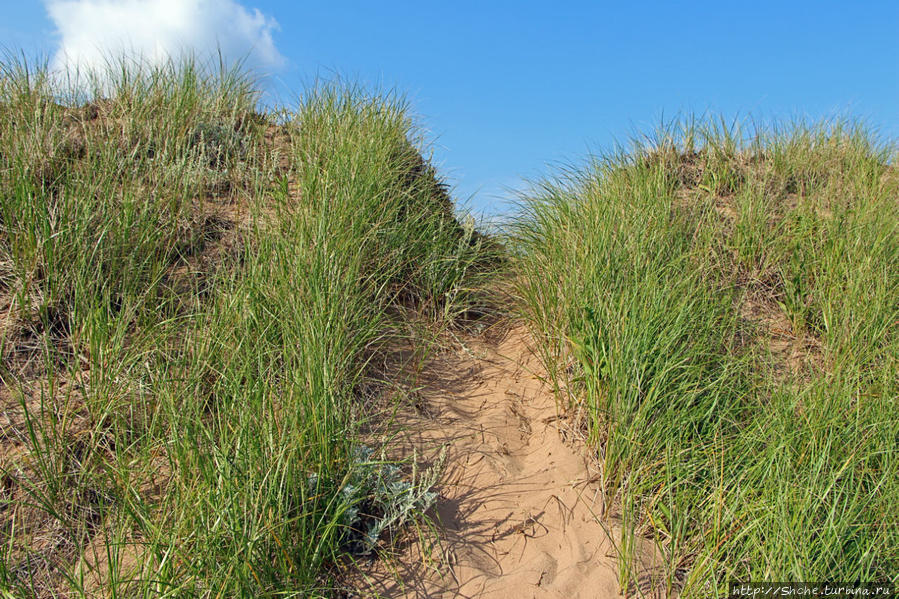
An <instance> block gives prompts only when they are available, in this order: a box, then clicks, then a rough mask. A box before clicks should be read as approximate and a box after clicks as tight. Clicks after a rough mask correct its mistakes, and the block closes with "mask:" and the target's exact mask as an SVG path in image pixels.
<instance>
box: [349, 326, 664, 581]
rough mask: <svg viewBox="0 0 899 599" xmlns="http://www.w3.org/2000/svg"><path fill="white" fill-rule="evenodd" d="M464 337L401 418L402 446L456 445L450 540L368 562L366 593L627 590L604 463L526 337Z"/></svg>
mask: <svg viewBox="0 0 899 599" xmlns="http://www.w3.org/2000/svg"><path fill="white" fill-rule="evenodd" d="M465 343H466V344H468V347H464V348H460V349H458V350H457V351H454V352H452V353H448V354H444V355H441V356H438V357H437V358H435V359H433V360H431V361H429V362H428V363H427V364H426V365H425V367H424V369H423V372H422V374H421V376H420V378H419V385H421V389H420V391H419V392H418V394H417V397H418V401H416V406H417V407H415V408H413V407H411V406H410V407H409V408H408V409H407V410H404V411H403V412H402V413H401V414H400V415H399V417H398V420H399V424H400V426H399V429H400V431H401V432H400V443H399V446H400V447H399V451H400V452H401V453H405V454H406V455H410V454H412V452H413V451H414V452H415V454H416V455H418V456H428V455H430V456H433V455H435V453H436V452H438V451H439V450H440V448H442V447H445V448H446V451H447V462H446V466H445V468H444V471H443V476H442V478H441V480H440V482H439V483H438V486H437V490H438V491H439V493H440V497H439V499H438V501H437V505H436V509H435V513H434V520H435V524H436V528H437V530H438V531H439V535H438V536H439V539H440V540H439V542H438V543H436V544H435V543H434V541H433V535H431V534H429V533H428V531H427V530H425V531H424V532H423V534H421V535H420V536H419V537H416V538H413V539H412V540H409V541H407V542H406V543H405V545H404V546H401V547H400V548H399V549H398V553H397V554H396V555H394V556H392V557H388V558H384V557H381V558H380V559H378V560H375V561H373V562H371V563H366V564H360V566H359V568H358V572H356V573H355V574H354V575H353V578H354V580H353V583H352V586H354V587H355V588H356V589H358V591H357V593H358V596H364V597H377V596H380V597H404V598H411V597H416V598H421V597H436V598H444V597H459V598H461V597H479V598H480V597H484V598H499V597H511V598H518V599H530V598H543V597H546V598H549V597H553V598H556V597H564V598H566V599H575V598H579V597H585V598H586V597H590V598H602V597H620V596H622V595H621V594H620V593H619V584H618V564H617V560H616V551H615V546H614V544H613V542H612V540H611V539H616V538H617V530H618V529H617V524H616V523H615V522H614V521H613V520H611V519H608V520H606V521H603V520H602V513H603V509H602V507H603V506H602V503H601V501H602V500H601V493H600V492H599V488H598V487H597V485H596V481H597V480H598V472H597V470H596V467H595V466H594V465H593V463H592V460H591V459H589V454H588V453H587V452H586V450H585V448H584V446H583V444H582V443H580V442H578V441H577V440H568V441H566V438H565V437H566V435H565V434H564V433H565V425H564V419H562V418H560V414H559V412H558V410H557V408H556V402H555V400H554V398H553V395H552V393H551V392H550V390H549V389H548V388H547V387H546V386H545V385H544V384H543V383H542V382H541V376H540V375H541V372H540V368H539V361H538V360H537V359H536V357H535V356H534V355H533V354H532V352H531V350H530V348H529V346H528V337H527V335H526V333H524V331H522V330H513V331H511V332H510V333H509V334H507V335H505V337H504V339H503V340H501V341H498V342H495V343H492V344H490V343H485V342H480V343H476V342H470V344H469V342H465ZM610 532H611V539H610V534H609V533H610ZM410 536H414V535H410ZM646 553H647V555H649V554H651V553H652V552H651V551H646ZM641 561H643V560H641ZM647 568H648V566H647Z"/></svg>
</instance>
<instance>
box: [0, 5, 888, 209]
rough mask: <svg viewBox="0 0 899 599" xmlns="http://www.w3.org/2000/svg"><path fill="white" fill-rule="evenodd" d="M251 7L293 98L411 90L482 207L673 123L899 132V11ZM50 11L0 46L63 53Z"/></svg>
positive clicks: (282, 88) (462, 187)
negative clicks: (342, 82) (321, 89)
mask: <svg viewBox="0 0 899 599" xmlns="http://www.w3.org/2000/svg"><path fill="white" fill-rule="evenodd" d="M177 1H178V0H126V2H125V3H132V4H134V3H141V2H143V3H144V4H149V5H152V4H154V3H156V4H166V2H168V3H171V2H177ZM184 1H187V0H184ZM191 2H198V4H199V5H200V6H201V7H203V6H206V4H216V3H217V0H191ZM204 2H205V3H206V4H204ZM221 2H228V3H233V0H221ZM221 2H219V3H221ZM74 3H75V4H82V5H94V6H103V5H105V4H109V0H80V1H76V2H74ZM240 3H241V4H242V5H243V6H244V7H246V8H247V9H258V10H259V11H260V12H261V13H262V14H264V15H265V16H266V17H267V18H270V19H274V20H275V21H277V24H278V28H277V29H274V30H272V31H271V39H272V41H273V42H274V45H275V47H276V48H277V51H278V52H280V54H281V55H282V56H283V58H284V60H283V61H282V62H281V63H280V64H278V65H277V66H275V65H274V64H272V67H271V69H270V70H271V71H272V73H273V75H274V77H273V79H272V83H271V84H270V85H271V86H272V89H273V90H274V91H275V92H276V93H279V94H280V95H282V96H284V97H285V98H286V99H290V98H291V97H293V96H295V95H296V94H297V93H299V92H300V91H301V90H302V87H303V86H304V85H305V84H307V83H308V82H310V81H312V80H314V79H315V77H316V76H323V77H330V76H333V75H334V74H335V73H339V74H340V75H342V76H344V77H346V78H349V79H356V80H359V81H362V82H364V83H366V84H369V85H377V86H380V87H383V88H396V89H398V90H400V91H402V92H404V93H405V94H406V95H407V97H408V98H409V99H410V101H411V103H412V105H413V107H414V109H415V111H416V113H418V114H419V115H420V116H421V124H422V125H423V126H425V127H426V128H427V129H428V131H429V132H430V133H431V136H432V139H433V140H434V142H435V152H436V159H437V161H438V163H439V164H440V166H441V167H442V170H443V172H444V173H445V174H446V175H447V176H448V177H449V178H450V180H451V182H452V183H453V184H454V185H455V186H456V194H457V196H459V197H460V198H462V199H463V200H464V199H467V198H471V202H470V204H471V206H472V207H473V208H474V209H476V210H478V211H481V212H486V213H497V212H501V211H503V210H504V206H505V204H504V201H505V200H507V199H508V197H509V193H508V191H507V189H506V188H515V187H520V186H521V180H522V177H526V178H534V177H538V176H540V175H541V174H546V173H548V172H551V170H552V169H553V168H554V165H558V164H560V163H563V164H564V163H570V162H577V161H579V160H580V159H582V157H583V156H584V155H585V154H586V153H587V152H588V151H589V150H591V149H592V150H602V149H603V148H607V147H609V146H610V145H611V144H612V143H614V141H615V140H616V139H617V140H624V139H626V138H628V137H629V136H630V134H631V133H633V132H634V131H641V132H642V131H649V130H651V129H652V128H653V127H654V126H655V125H656V124H657V123H659V121H660V120H661V118H662V116H663V115H668V116H673V115H675V114H677V113H686V112H698V113H703V112H707V111H711V112H716V113H723V114H724V115H726V116H727V117H729V118H731V117H733V116H735V115H748V114H751V115H753V116H755V117H757V118H763V119H765V118H792V117H811V118H819V117H824V116H833V115H852V116H857V117H861V118H863V119H865V120H866V121H867V122H869V123H870V124H871V125H872V126H874V127H875V128H877V129H879V130H880V132H881V133H882V134H883V135H885V136H887V137H892V138H896V137H899V1H896V0H892V1H882V2H879V1H871V2H845V1H843V2H829V1H821V2H811V1H796V2H787V1H781V2H765V1H752V2H750V1H745V2H739V3H738V2H724V1H720V0H719V1H717V2H704V1H696V2H691V3H687V2H631V3H625V2H609V3H600V2H585V1H572V2H555V3H550V2H468V1H456V2H443V3H429V2H377V3H375V2H338V1H332V2H315V3H312V2H308V3H307V2H293V1H289V2H284V1H275V0H242V1H241V2H240ZM49 4H54V3H53V2H49ZM56 4H66V3H65V2H56ZM47 6H48V4H47V3H40V2H16V3H9V5H8V6H6V7H5V8H4V16H5V22H4V23H2V24H0V45H3V46H5V47H6V48H22V49H24V50H25V51H26V52H27V53H32V54H33V53H43V54H44V55H47V56H49V55H52V54H53V52H54V51H55V50H56V49H57V47H58V45H59V43H60V40H61V38H62V34H61V33H60V31H59V26H60V24H59V23H54V22H53V21H51V20H50V19H49V18H48V14H47ZM205 10H206V9H203V11H205ZM201 12H202V11H201ZM204 14H205V13H204ZM254 14H255V13H254ZM191 18H195V17H191ZM201 49H202V48H201Z"/></svg>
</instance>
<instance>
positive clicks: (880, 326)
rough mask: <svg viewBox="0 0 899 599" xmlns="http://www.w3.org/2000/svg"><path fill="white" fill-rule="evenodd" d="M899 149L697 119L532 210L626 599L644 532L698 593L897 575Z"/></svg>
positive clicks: (551, 323) (529, 272)
mask: <svg viewBox="0 0 899 599" xmlns="http://www.w3.org/2000/svg"><path fill="white" fill-rule="evenodd" d="M895 150H896V148H895V147H893V146H889V145H882V144H878V143H877V142H875V141H873V137H872V136H871V135H870V134H869V133H868V132H867V131H866V130H865V129H863V128H861V127H858V126H856V125H853V124H851V123H841V122H838V123H825V124H820V125H813V126H807V125H804V124H801V123H800V124H792V125H790V126H781V127H773V128H770V129H767V130H757V131H755V132H753V133H752V134H751V135H747V134H745V133H744V132H742V131H740V130H739V128H737V127H730V126H726V125H720V124H716V123H701V122H693V123H692V124H688V125H685V126H682V127H679V126H673V127H671V128H670V129H666V130H663V131H661V132H660V133H659V134H658V135H657V136H656V137H655V138H654V139H652V140H651V142H648V143H645V144H636V145H635V147H634V148H632V149H631V150H629V151H628V152H624V151H621V152H620V153H618V154H616V155H612V156H609V157H606V158H598V159H595V160H593V161H592V162H590V163H589V164H587V165H586V166H585V167H583V168H580V169H571V170H570V171H568V172H566V173H563V174H562V175H561V176H559V177H557V178H556V179H550V180H547V181H544V182H542V183H540V184H538V185H536V186H535V187H534V189H533V191H532V192H531V193H530V194H529V195H527V197H526V198H524V201H523V204H522V211H521V213H520V214H519V215H518V217H517V219H516V220H515V221H514V223H513V230H512V235H513V237H514V238H515V241H516V256H517V257H516V266H517V270H518V273H519V283H518V291H519V294H520V297H521V305H522V312H523V316H524V318H525V319H526V320H527V321H528V323H529V325H530V326H531V328H532V330H533V332H534V333H535V336H536V337H537V339H538V343H539V349H540V351H541V355H542V357H543V359H544V361H545V363H546V364H547V366H548V368H549V371H550V373H551V379H552V381H553V382H554V384H555V387H556V389H557V392H558V394H559V398H560V400H561V401H562V402H563V403H565V404H566V405H568V406H570V407H572V408H577V409H579V410H581V411H582V412H583V413H585V414H586V428H587V431H588V433H589V437H590V439H591V440H592V443H594V444H595V446H596V447H597V448H598V450H599V455H600V458H601V461H602V463H603V488H604V490H605V492H606V495H607V500H608V503H607V505H608V506H609V508H610V509H616V508H614V507H613V506H620V510H621V514H622V519H623V523H624V527H623V533H622V535H621V538H620V539H618V541H619V544H618V546H619V550H620V553H621V556H622V558H623V559H622V560H621V562H620V563H621V572H620V578H621V582H622V585H623V586H624V587H625V588H628V587H629V586H630V585H633V584H636V582H637V581H636V579H637V570H638V566H637V564H638V561H637V558H636V556H635V551H636V549H635V548H636V547H637V546H638V544H637V543H636V542H635V537H636V536H638V535H646V536H648V537H650V538H651V539H653V540H654V541H655V542H656V544H657V546H658V547H659V549H660V550H661V553H662V555H663V556H664V559H665V564H664V577H663V578H664V580H662V581H660V582H659V584H661V585H662V587H663V588H666V589H667V590H669V591H671V590H674V589H680V590H681V591H682V592H683V594H684V595H685V596H709V595H716V594H722V593H726V591H727V589H726V583H727V582H729V581H740V580H742V581H748V580H844V581H849V580H852V581H856V580H866V581H874V580H878V581H880V580H890V581H892V582H896V578H895V576H896V573H897V572H899V553H897V551H896V548H897V547H899V537H897V530H899V527H897V524H899V521H897V516H896V514H897V508H899V460H897V439H899V418H897V411H896V408H897V403H896V398H897V397H899V385H897V382H899V381H897V377H896V372H897V367H899V363H897V362H899V338H897V334H896V333H897V329H896V327H897V322H899V235H897V233H899V231H897V228H899V218H897V214H899V177H897V174H896V170H895V167H894V166H890V159H891V156H892V155H894V152H895ZM784 328H785V329H786V330H781V329H784ZM784 338H786V339H789V340H790V341H789V343H788V345H789V347H790V348H793V349H792V351H785V350H784V349H783V345H784V344H783V342H782V339H784ZM778 342H780V344H778Z"/></svg>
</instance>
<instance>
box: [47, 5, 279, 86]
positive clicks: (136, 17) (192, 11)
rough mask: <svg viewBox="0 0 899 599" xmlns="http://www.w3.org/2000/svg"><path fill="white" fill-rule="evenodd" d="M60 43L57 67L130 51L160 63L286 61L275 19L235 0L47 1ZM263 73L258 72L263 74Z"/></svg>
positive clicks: (88, 64)
mask: <svg viewBox="0 0 899 599" xmlns="http://www.w3.org/2000/svg"><path fill="white" fill-rule="evenodd" d="M45 5H46V7H47V13H48V14H49V16H50V19H52V20H53V23H54V24H55V25H56V29H57V32H58V34H59V36H60V45H59V49H58V50H57V52H56V54H55V55H54V57H53V62H52V65H53V68H54V69H60V70H62V69H72V68H75V67H77V68H79V69H81V71H82V72H83V71H85V70H94V69H99V70H101V71H102V69H103V68H104V67H105V65H106V64H107V62H108V61H109V59H110V58H115V57H119V56H122V55H127V56H129V57H139V58H141V59H143V60H144V61H146V62H148V63H150V64H161V63H164V62H165V61H166V60H168V59H169V58H177V57H178V56H180V55H182V54H184V53H194V54H196V55H197V56H198V57H199V58H201V59H203V58H210V57H214V56H216V53H217V52H221V53H222V55H223V56H224V57H225V59H226V60H228V61H229V62H230V61H235V60H239V59H242V60H245V63H246V65H247V66H248V67H250V68H252V69H256V70H258V71H261V72H262V73H267V72H271V71H272V70H274V69H277V68H279V67H281V66H283V64H284V57H283V56H282V55H281V53H280V52H278V50H277V48H275V44H274V42H273V40H272V31H273V30H275V29H277V28H278V24H277V22H276V21H275V20H274V19H273V18H271V17H268V16H266V15H264V14H262V13H261V12H260V11H259V10H257V9H253V10H248V9H247V8H245V7H243V6H241V5H240V4H238V3H237V2H235V1H234V0H45ZM262 73H260V74H262Z"/></svg>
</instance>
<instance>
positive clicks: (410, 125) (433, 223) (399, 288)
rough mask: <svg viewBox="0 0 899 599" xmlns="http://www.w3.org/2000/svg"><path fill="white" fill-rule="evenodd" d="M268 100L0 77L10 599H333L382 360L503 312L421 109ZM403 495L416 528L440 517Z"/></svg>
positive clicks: (13, 68) (176, 87)
mask: <svg viewBox="0 0 899 599" xmlns="http://www.w3.org/2000/svg"><path fill="white" fill-rule="evenodd" d="M101 95H103V96H108V97H107V98H105V99H104V98H102V97H100V96H101ZM76 99H77V102H78V103H80V102H86V103H85V104H83V105H80V106H75V105H73V102H75V100H76ZM256 100H257V94H256V92H255V90H254V87H253V85H252V81H251V80H249V79H248V78H246V77H245V76H244V75H241V74H240V73H238V72H212V71H211V70H210V69H208V68H206V67H205V66H204V65H199V64H196V63H192V62H188V63H185V64H171V65H167V66H165V67H162V68H159V69H138V70H137V71H135V70H133V69H129V68H123V69H120V70H118V71H112V72H110V73H109V74H107V76H105V77H104V78H103V79H97V80H96V82H95V85H94V88H93V89H92V90H87V91H85V90H84V88H79V89H77V90H75V89H65V88H64V87H60V84H59V82H58V81H55V80H53V79H51V77H50V76H49V75H48V74H47V71H46V69H42V68H37V69H34V68H29V67H28V66H27V65H24V64H22V63H20V62H16V61H7V62H5V63H4V64H3V66H2V77H0V139H2V145H3V149H2V151H0V193H2V209H0V225H2V228H0V264H2V271H0V274H2V280H0V293H2V294H3V296H4V297H5V298H7V300H8V304H9V305H8V307H7V308H8V313H7V314H6V315H5V328H4V329H3V334H2V342H0V344H2V350H3V353H4V367H3V370H2V373H0V375H2V378H3V383H4V388H5V390H6V392H7V393H8V395H9V396H10V397H12V398H15V401H16V402H17V403H19V410H18V411H19V412H20V413H21V418H20V421H19V422H17V423H16V424H15V425H14V426H12V427H10V428H9V429H8V430H6V431H5V432H4V437H5V438H4V439H3V442H4V444H5V445H4V446H5V447H12V448H16V451H11V452H10V454H9V456H8V457H7V459H4V461H3V463H2V467H3V476H4V482H3V485H4V486H3V495H2V503H0V510H2V514H3V517H2V523H0V547H2V549H0V589H4V591H5V592H8V593H12V594H13V595H21V596H30V595H39V596H95V595H97V594H102V595H104V596H115V597H150V596H152V597H160V596H164V597H165V596H167V597H188V596H189V597H196V596H201V597H220V596H221V597H225V596H247V597H250V596H252V597H263V596H278V597H282V596H316V595H322V594H326V593H328V592H329V588H330V587H332V586H333V584H334V581H333V580H331V579H330V575H329V574H328V572H329V565H332V564H335V563H337V562H339V561H340V560H341V559H342V557H343V556H344V555H345V554H347V552H348V551H350V550H351V549H352V543H351V541H352V540H353V539H356V538H357V537H358V536H359V534H360V533H361V532H364V531H358V532H357V531H354V530H351V528H352V527H353V526H358V525H359V524H358V519H357V518H354V516H355V515H356V514H358V512H359V511H360V510H365V509H368V510H369V511H371V509H372V507H371V506H372V505H377V501H375V500H376V499H377V498H373V497H370V496H366V495H365V490H364V489H363V490H360V489H359V488H358V480H360V476H361V475H360V469H361V471H363V474H364V472H371V471H377V470H378V468H380V466H378V465H377V464H374V463H372V462H371V460H370V458H367V457H366V456H367V455H368V454H367V453H365V452H360V448H359V434H358V431H359V427H360V426H361V424H362V423H363V422H364V420H365V418H364V415H365V413H366V406H365V405H364V403H363V402H362V399H361V393H360V391H361V389H362V387H363V386H365V385H366V384H367V382H368V381H369V378H370V377H371V376H374V375H375V374H376V373H373V372H372V370H373V368H372V367H371V364H372V358H373V357H374V356H376V355H377V354H378V352H379V351H382V350H383V349H384V348H385V347H387V346H389V345H390V344H391V343H392V342H394V341H395V339H397V338H398V337H399V336H405V335H408V333H407V332H406V331H407V329H408V326H407V323H405V322H402V321H401V318H400V315H407V314H408V312H409V311H413V312H415V313H416V314H419V315H421V316H420V317H423V318H425V319H427V320H429V321H430V322H431V323H434V324H441V325H446V324H447V323H451V322H452V321H453V320H454V319H455V318H457V317H458V316H459V315H461V314H463V313H465V312H466V311H468V310H469V309H472V308H473V307H477V306H480V305H481V304H482V303H483V301H484V299H483V294H482V293H481V291H480V289H481V287H482V286H481V283H480V282H481V280H482V278H483V277H485V276H487V275H486V273H487V272H488V271H489V269H490V264H492V262H493V258H491V256H489V255H488V251H487V250H486V249H485V248H484V246H483V243H482V241H481V240H480V238H479V237H478V236H477V234H476V233H475V232H474V231H473V230H472V229H466V228H465V227H462V226H461V225H460V224H459V223H458V221H457V220H456V218H455V215H454V211H453V205H452V202H451V200H450V198H449V195H448V192H447V189H446V187H445V185H444V184H443V183H442V181H441V180H440V179H439V178H438V177H437V175H436V173H435V172H434V170H433V168H432V167H431V166H430V165H429V163H428V162H427V160H426V159H425V158H423V157H422V154H421V151H422V149H421V145H420V144H421V141H422V140H421V139H420V136H419V135H418V134H417V131H416V129H415V124H414V122H413V121H412V120H411V119H410V117H409V116H408V110H407V109H406V106H405V105H404V103H403V102H402V101H401V99H399V98H396V97H393V96H390V95H386V96H378V95H370V94H367V93H366V92H364V91H363V90H359V89H355V88H352V87H347V86H322V87H320V88H317V89H313V90H310V91H309V93H308V94H307V95H306V96H305V97H304V98H303V99H302V100H301V102H300V105H299V107H298V108H297V109H295V110H289V111H288V110H285V111H283V112H281V113H279V114H277V115H272V116H265V115H258V114H256V113H255V110H256ZM273 136H274V138H277V139H279V140H280V141H273V139H274V138H273ZM391 472H392V471H391ZM354 485H355V486H354ZM397 488H398V489H400V490H399V491H396V489H397ZM391 489H394V491H395V493H397V495H396V496H395V497H393V499H395V500H396V501H398V502H405V503H404V505H405V508H404V509H407V511H408V509H414V508H415V506H416V505H418V504H416V503H415V501H414V498H415V497H421V496H422V493H423V490H422V489H416V488H414V487H407V486H402V485H401V486H400V487H395V488H394V487H391ZM413 496H414V497H413ZM382 509H383V506H382ZM403 513H406V512H403ZM380 515H381V516H384V514H380ZM378 516H379V514H377V513H371V514H368V516H367V517H369V518H373V517H378ZM98 564H99V566H98Z"/></svg>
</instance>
